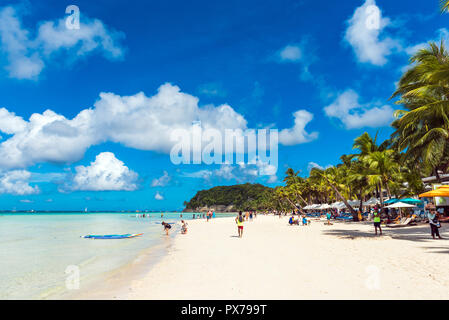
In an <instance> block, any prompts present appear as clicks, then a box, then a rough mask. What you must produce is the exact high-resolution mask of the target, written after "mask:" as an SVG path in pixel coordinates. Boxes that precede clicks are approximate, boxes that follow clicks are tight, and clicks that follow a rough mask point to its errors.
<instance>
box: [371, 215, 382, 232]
mask: <svg viewBox="0 0 449 320" xmlns="http://www.w3.org/2000/svg"><path fill="white" fill-rule="evenodd" d="M373 215H374V219H373V220H374V229H375V231H376V236H377V228H379V230H380V235H382V228H381V227H380V210H374V213H373Z"/></svg>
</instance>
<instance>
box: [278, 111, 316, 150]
mask: <svg viewBox="0 0 449 320" xmlns="http://www.w3.org/2000/svg"><path fill="white" fill-rule="evenodd" d="M293 117H294V119H295V124H294V126H293V127H292V128H289V129H283V130H281V131H280V132H279V142H280V143H282V144H283V145H286V146H293V145H296V144H301V143H307V142H310V141H313V140H315V139H317V138H318V132H311V133H308V132H307V131H306V126H307V124H308V123H309V122H310V121H312V120H313V114H312V113H310V112H308V111H306V110H298V111H296V112H295V113H294V114H293Z"/></svg>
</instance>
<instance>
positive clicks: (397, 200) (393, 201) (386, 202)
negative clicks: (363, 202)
mask: <svg viewBox="0 0 449 320" xmlns="http://www.w3.org/2000/svg"><path fill="white" fill-rule="evenodd" d="M396 202H399V199H396V198H393V199H390V200H387V201H384V204H390V203H396Z"/></svg>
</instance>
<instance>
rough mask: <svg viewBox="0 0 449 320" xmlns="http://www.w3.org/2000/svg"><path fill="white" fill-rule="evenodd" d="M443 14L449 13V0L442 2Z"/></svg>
mask: <svg viewBox="0 0 449 320" xmlns="http://www.w3.org/2000/svg"><path fill="white" fill-rule="evenodd" d="M440 7H441V12H448V11H449V0H440Z"/></svg>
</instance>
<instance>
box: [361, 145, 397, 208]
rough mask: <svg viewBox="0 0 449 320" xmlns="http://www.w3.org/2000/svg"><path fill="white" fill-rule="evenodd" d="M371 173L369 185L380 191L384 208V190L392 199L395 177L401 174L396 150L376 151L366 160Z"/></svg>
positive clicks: (369, 173) (368, 176) (369, 174)
mask: <svg viewBox="0 0 449 320" xmlns="http://www.w3.org/2000/svg"><path fill="white" fill-rule="evenodd" d="M364 161H365V162H366V164H367V165H368V167H369V169H370V171H369V172H368V174H367V179H368V183H369V184H370V185H371V186H378V187H379V189H380V203H381V205H382V206H383V202H384V201H383V188H385V189H386V191H387V194H388V197H390V198H391V189H390V185H391V184H393V183H395V179H394V177H395V176H397V175H398V174H399V172H400V166H399V164H398V162H397V161H396V159H395V152H394V150H391V149H389V150H384V151H376V152H373V153H371V154H370V155H368V156H367V157H366V158H364Z"/></svg>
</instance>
